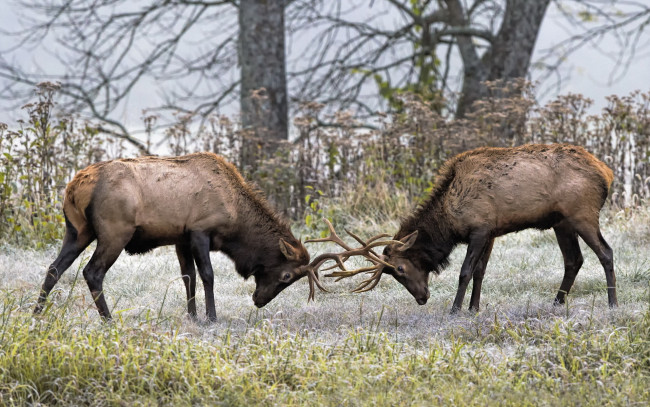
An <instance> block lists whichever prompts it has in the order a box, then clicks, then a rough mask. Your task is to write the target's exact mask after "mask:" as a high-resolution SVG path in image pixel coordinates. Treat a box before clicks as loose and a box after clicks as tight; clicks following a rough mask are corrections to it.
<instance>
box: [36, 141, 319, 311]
mask: <svg viewBox="0 0 650 407" xmlns="http://www.w3.org/2000/svg"><path fill="white" fill-rule="evenodd" d="M63 212H64V215H65V220H66V232H65V237H64V240H63V247H62V248H61V252H60V253H59V256H58V257H57V258H56V260H55V261H54V263H52V265H51V266H50V267H49V269H48V271H47V274H46V277H45V282H44V283H43V286H42V289H41V293H40V296H39V298H38V304H37V306H36V308H35V310H34V312H36V313H38V312H40V311H41V310H42V309H43V304H44V302H45V300H46V298H47V296H48V294H49V293H50V291H51V290H52V288H53V287H54V285H55V284H56V282H57V281H58V280H59V278H60V277H61V274H63V272H64V271H65V270H66V269H67V268H68V267H70V265H71V264H72V262H74V260H75V259H76V258H77V257H78V256H79V254H81V252H82V251H83V250H84V249H85V248H86V247H88V245H89V244H90V243H91V242H92V241H94V240H95V239H97V248H96V249H95V252H94V253H93V255H92V257H91V259H90V261H89V262H88V264H87V265H86V266H85V268H84V270H83V275H84V278H85V280H86V282H87V284H88V287H89V288H90V292H91V294H92V296H93V299H94V301H95V304H96V305H97V308H98V309H99V313H100V315H101V316H102V317H104V318H105V319H110V317H111V314H110V312H109V309H108V306H107V305H106V301H105V300H104V294H103V287H102V283H103V280H104V276H105V275H106V272H107V271H108V269H109V268H110V267H111V265H112V264H113V263H114V262H115V260H117V258H118V256H119V255H120V253H121V252H122V249H124V250H126V252H127V253H129V254H136V253H145V252H147V251H149V250H151V249H153V248H155V247H158V246H163V245H175V246H176V254H177V256H178V261H179V263H180V267H181V274H182V277H183V282H184V283H185V290H186V293H187V310H188V313H189V314H190V315H191V316H192V317H196V304H195V300H194V296H195V290H196V269H195V266H194V264H195V262H196V266H197V268H198V271H199V276H200V277H201V280H202V281H203V287H204V289H205V301H206V314H207V317H208V319H210V320H215V319H216V311H215V303H214V294H213V280H214V276H213V269H212V265H211V263H210V255H209V252H210V251H211V250H214V251H218V250H220V251H222V252H223V253H225V254H226V255H227V256H229V257H230V258H231V259H232V260H233V262H234V263H235V268H236V270H237V272H238V273H239V274H240V275H241V276H243V277H244V278H248V277H251V276H253V277H254V278H255V283H256V289H255V292H254V294H253V301H254V303H255V305H256V306H258V307H263V306H264V305H266V304H267V303H268V302H269V301H271V300H272V299H273V298H274V297H275V296H276V295H277V294H278V293H279V292H280V291H282V290H283V289H285V288H286V287H288V286H289V285H291V284H292V283H294V282H296V281H297V280H299V279H300V278H302V277H304V276H308V277H309V286H310V299H311V298H313V296H314V285H317V286H318V287H319V288H320V289H322V290H324V288H323V287H322V286H321V284H320V282H319V281H318V278H317V274H316V273H315V272H316V271H317V268H318V266H320V264H321V263H322V262H321V263H319V264H318V266H316V267H312V265H308V264H307V263H309V253H308V252H307V250H306V249H305V247H304V246H303V245H302V244H301V243H300V241H299V240H297V239H296V238H295V237H294V236H293V234H292V233H291V230H290V228H289V226H288V225H287V223H286V222H285V221H284V220H283V219H282V218H281V217H280V216H279V215H278V214H276V213H275V212H274V211H273V210H271V209H270V206H269V205H268V203H267V202H266V200H265V199H264V198H263V197H262V196H261V195H260V194H259V193H257V192H256V191H255V190H254V189H253V188H252V187H251V186H250V185H249V184H248V183H246V181H245V180H244V179H243V178H242V176H241V175H240V174H239V172H238V171H237V169H236V168H235V167H234V166H233V165H232V164H230V163H228V162H226V161H225V160H224V159H222V158H221V157H219V156H217V155H215V154H212V153H197V154H191V155H186V156H182V157H170V158H159V157H141V158H136V159H120V160H113V161H107V162H102V163H97V164H94V165H91V166H89V167H87V168H85V169H83V170H81V171H79V172H78V173H77V174H76V175H75V177H74V178H73V180H72V181H71V182H70V183H69V184H68V186H67V188H66V192H65V198H64V202H63ZM318 260H319V261H320V260H321V259H318ZM314 264H315V263H314Z"/></svg>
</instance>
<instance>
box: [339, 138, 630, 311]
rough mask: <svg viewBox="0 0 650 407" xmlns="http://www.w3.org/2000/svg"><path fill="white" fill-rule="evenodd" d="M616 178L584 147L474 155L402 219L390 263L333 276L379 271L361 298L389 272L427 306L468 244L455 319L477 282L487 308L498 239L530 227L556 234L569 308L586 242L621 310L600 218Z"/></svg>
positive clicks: (386, 258)
mask: <svg viewBox="0 0 650 407" xmlns="http://www.w3.org/2000/svg"><path fill="white" fill-rule="evenodd" d="M612 180H613V173H612V171H611V170H610V169H609V168H608V167H607V166H606V165H605V164H604V163H603V162H601V161H599V160H598V159H597V158H595V157H594V156H593V155H591V154H590V153H589V152H587V151H586V150H585V149H584V148H582V147H578V146H573V145H568V144H551V145H535V144H532V145H524V146H520V147H513V148H489V147H483V148H478V149H476V150H471V151H467V152H465V153H462V154H459V155H457V156H455V157H453V158H451V159H449V160H448V161H447V162H446V163H444V164H443V165H442V167H441V169H440V171H439V174H438V177H437V181H436V187H435V188H434V190H433V191H432V193H431V195H430V196H429V198H428V199H427V200H426V201H425V202H424V203H423V204H422V205H420V206H419V207H418V208H416V209H415V211H414V212H413V213H412V214H411V215H410V216H408V217H407V218H405V219H404V220H403V221H402V222H401V225H400V228H399V231H398V232H397V233H396V234H395V236H394V237H393V242H391V243H390V244H388V245H386V247H385V248H384V251H383V254H382V257H381V259H380V260H382V262H381V263H380V262H378V261H377V260H378V259H376V258H372V257H368V256H366V257H368V259H369V260H370V261H371V262H373V263H374V266H372V267H368V268H366V269H360V270H357V271H351V272H346V271H337V272H334V273H332V274H330V275H328V276H329V277H337V278H338V279H341V278H346V277H350V276H353V275H355V274H358V273H360V272H363V271H366V272H370V273H372V276H371V277H370V278H369V279H367V280H365V281H364V282H363V283H362V284H361V285H360V286H359V287H358V288H357V289H356V290H355V291H357V292H361V291H367V290H370V289H372V288H373V287H375V286H376V285H377V283H378V282H379V279H380V278H381V276H382V274H390V275H392V276H393V277H394V278H395V279H396V280H397V281H399V282H400V283H401V284H402V285H403V286H404V287H405V288H406V289H407V290H408V291H409V292H410V293H411V295H413V297H415V299H416V301H417V302H418V304H420V305H423V304H425V303H426V302H427V300H428V299H429V288H428V281H429V278H428V277H429V274H430V273H431V272H433V273H435V274H439V273H440V272H441V270H442V269H443V268H444V267H445V266H446V265H447V263H448V257H449V255H450V253H451V252H452V250H453V249H454V248H455V247H456V246H457V245H458V244H459V243H465V244H467V245H468V247H467V254H466V256H465V260H464V262H463V265H462V267H461V270H460V278H459V282H458V290H457V293H456V297H455V299H454V302H453V305H452V313H455V312H457V311H458V310H460V309H461V307H462V304H463V299H464V297H465V292H466V290H467V286H468V284H469V282H470V280H471V279H473V286H472V295H471V299H470V303H469V308H470V310H474V311H478V309H479V302H480V297H481V285H482V282H483V276H484V275H485V268H486V266H487V262H488V260H489V258H490V253H491V251H492V246H493V244H494V239H495V238H496V237H498V236H502V235H505V234H507V233H511V232H517V231H520V230H523V229H528V228H536V229H540V230H544V229H549V228H553V230H554V231H555V236H556V237H557V242H558V245H559V246H560V250H561V252H562V256H563V258H564V279H563V280H562V283H561V285H560V289H559V291H558V293H557V295H556V297H555V301H554V303H555V304H563V303H564V302H565V297H566V295H567V294H568V293H569V290H570V289H571V286H572V285H573V282H574V280H575V278H576V275H577V274H578V271H579V270H580V267H581V266H582V263H583V258H582V253H581V251H580V246H579V243H578V236H580V237H581V238H582V240H584V242H585V243H586V244H587V245H588V246H589V247H590V248H591V250H593V251H594V253H596V255H597V256H598V259H599V260H600V263H601V265H602V267H603V268H604V270H605V277H606V280H607V295H608V300H609V306H610V307H615V306H616V305H617V304H618V303H617V299H616V277H615V274H614V266H613V253H612V249H611V248H610V246H609V245H608V244H607V242H606V241H605V239H604V238H603V236H602V234H601V232H600V227H599V220H598V218H599V213H600V210H601V208H602V207H603V204H604V203H605V200H606V198H607V195H608V192H609V188H610V186H611V184H612ZM386 263H388V265H386Z"/></svg>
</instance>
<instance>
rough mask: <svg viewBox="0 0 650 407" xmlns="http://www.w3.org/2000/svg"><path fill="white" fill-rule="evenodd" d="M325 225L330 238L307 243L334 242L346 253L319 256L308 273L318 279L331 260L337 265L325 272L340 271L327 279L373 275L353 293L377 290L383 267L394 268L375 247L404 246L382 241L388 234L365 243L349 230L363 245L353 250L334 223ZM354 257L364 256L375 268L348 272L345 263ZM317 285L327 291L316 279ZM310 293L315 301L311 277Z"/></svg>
mask: <svg viewBox="0 0 650 407" xmlns="http://www.w3.org/2000/svg"><path fill="white" fill-rule="evenodd" d="M323 220H324V221H325V223H327V227H328V228H329V231H330V235H329V236H328V237H324V238H320V239H310V240H306V241H305V243H316V242H333V243H336V244H337V245H339V246H341V247H342V248H343V249H344V250H345V251H343V252H340V253H323V254H321V255H319V256H317V257H316V258H315V259H314V260H313V261H312V262H311V263H310V264H309V265H308V266H306V267H307V269H308V271H307V272H308V273H310V274H309V275H310V276H313V277H316V272H317V271H318V269H319V268H320V266H322V265H323V264H324V263H325V262H327V261H329V260H333V261H334V262H335V264H334V265H333V266H332V267H329V268H327V269H325V270H331V269H333V268H336V267H338V268H339V269H340V271H334V272H332V273H330V274H327V275H325V277H334V278H336V280H335V281H339V280H341V279H343V278H347V277H352V276H354V275H357V274H359V273H372V275H371V276H370V278H368V279H367V280H364V281H362V282H361V284H359V286H358V287H357V288H355V289H354V290H353V292H356V293H359V292H364V291H369V290H372V289H373V288H375V286H376V285H377V284H378V283H379V280H380V279H381V275H382V270H383V266H387V267H393V266H392V265H391V264H388V263H386V262H385V261H384V260H383V259H382V258H381V257H380V256H379V255H378V254H377V253H375V251H374V250H372V249H373V248H375V247H378V246H386V245H388V244H392V243H397V244H403V243H402V242H400V241H399V240H392V239H391V240H380V239H382V238H384V237H388V236H390V235H388V234H386V233H382V234H379V235H377V236H373V237H371V238H370V239H368V240H367V241H364V240H363V239H361V238H360V237H359V236H357V235H356V234H354V233H352V232H350V231H349V230H347V229H346V230H345V232H346V233H347V234H348V235H350V236H351V237H352V238H353V239H354V240H356V241H357V242H358V243H359V244H361V247H357V248H352V247H350V246H349V245H348V244H347V243H345V242H344V241H343V239H341V238H340V237H339V235H337V234H336V231H335V230H334V226H332V223H331V222H330V221H329V220H327V219H323ZM352 256H363V257H365V258H366V259H367V260H369V261H370V262H372V263H373V266H370V267H361V268H358V269H355V270H347V269H346V268H345V262H346V261H347V260H348V259H349V258H350V257H352ZM314 281H315V282H316V284H317V285H318V288H320V289H321V290H323V291H326V290H325V289H324V288H323V287H322V286H321V285H320V282H319V281H318V279H317V278H315V279H314ZM309 284H310V286H309V288H310V293H309V298H310V299H313V298H314V291H313V283H312V277H310V283H309Z"/></svg>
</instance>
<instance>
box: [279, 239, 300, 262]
mask: <svg viewBox="0 0 650 407" xmlns="http://www.w3.org/2000/svg"><path fill="white" fill-rule="evenodd" d="M280 251H281V252H282V254H284V257H286V258H287V260H293V261H297V260H300V253H299V252H298V250H297V249H296V248H295V247H293V246H291V244H289V243H287V242H286V240H284V239H280Z"/></svg>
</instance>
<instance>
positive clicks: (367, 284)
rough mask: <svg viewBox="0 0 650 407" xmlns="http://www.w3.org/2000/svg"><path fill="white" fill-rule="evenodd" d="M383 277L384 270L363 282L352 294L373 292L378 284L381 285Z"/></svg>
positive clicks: (378, 271) (379, 270)
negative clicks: (380, 281)
mask: <svg viewBox="0 0 650 407" xmlns="http://www.w3.org/2000/svg"><path fill="white" fill-rule="evenodd" d="M381 276H382V270H381V269H378V270H377V271H376V272H375V273H374V274H373V275H372V276H371V277H370V278H369V279H367V280H364V281H362V282H361V284H359V286H358V287H357V288H355V289H354V290H352V292H353V293H363V292H366V291H370V290H372V289H373V288H375V287H376V286H377V284H379V280H381Z"/></svg>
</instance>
